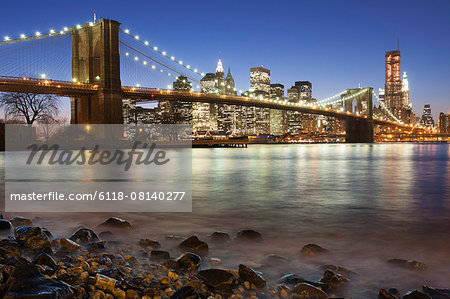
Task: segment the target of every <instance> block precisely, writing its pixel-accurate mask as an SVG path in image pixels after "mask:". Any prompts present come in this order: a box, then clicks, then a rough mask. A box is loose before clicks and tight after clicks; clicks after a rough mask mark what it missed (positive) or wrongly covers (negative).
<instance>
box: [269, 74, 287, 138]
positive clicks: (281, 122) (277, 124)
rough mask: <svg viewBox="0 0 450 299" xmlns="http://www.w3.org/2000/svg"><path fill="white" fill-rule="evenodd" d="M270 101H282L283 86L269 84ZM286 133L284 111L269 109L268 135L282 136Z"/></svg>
mask: <svg viewBox="0 0 450 299" xmlns="http://www.w3.org/2000/svg"><path fill="white" fill-rule="evenodd" d="M270 99H271V100H275V101H284V85H283V84H279V83H276V84H270ZM286 132H287V119H286V111H284V110H277V109H270V134H272V135H282V134H284V133H286Z"/></svg>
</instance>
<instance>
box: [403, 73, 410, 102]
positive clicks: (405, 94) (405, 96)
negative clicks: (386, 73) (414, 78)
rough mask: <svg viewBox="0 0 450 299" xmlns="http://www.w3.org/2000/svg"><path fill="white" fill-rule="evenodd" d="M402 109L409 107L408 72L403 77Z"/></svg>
mask: <svg viewBox="0 0 450 299" xmlns="http://www.w3.org/2000/svg"><path fill="white" fill-rule="evenodd" d="M402 107H409V82H408V76H406V72H403V77H402Z"/></svg>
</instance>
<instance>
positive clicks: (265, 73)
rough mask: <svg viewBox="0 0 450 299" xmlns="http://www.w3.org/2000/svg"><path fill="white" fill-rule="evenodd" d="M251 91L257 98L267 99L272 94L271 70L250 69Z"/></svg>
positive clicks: (261, 68)
mask: <svg viewBox="0 0 450 299" xmlns="http://www.w3.org/2000/svg"><path fill="white" fill-rule="evenodd" d="M250 90H253V91H255V96H256V97H259V96H262V97H265V98H267V97H268V96H269V94H270V70H268V69H266V68H263V67H262V66H261V67H252V68H250Z"/></svg>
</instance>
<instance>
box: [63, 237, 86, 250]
mask: <svg viewBox="0 0 450 299" xmlns="http://www.w3.org/2000/svg"><path fill="white" fill-rule="evenodd" d="M59 243H60V244H61V247H62V248H64V249H66V250H78V249H81V246H80V245H78V244H77V243H76V242H74V241H72V240H67V239H65V238H61V239H60V240H59Z"/></svg>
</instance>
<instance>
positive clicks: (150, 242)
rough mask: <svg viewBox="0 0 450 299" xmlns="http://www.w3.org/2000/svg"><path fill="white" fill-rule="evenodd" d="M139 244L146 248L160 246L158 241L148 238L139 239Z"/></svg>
mask: <svg viewBox="0 0 450 299" xmlns="http://www.w3.org/2000/svg"><path fill="white" fill-rule="evenodd" d="M139 245H140V246H142V247H146V248H152V249H158V248H161V244H159V242H158V241H155V240H150V239H141V240H139Z"/></svg>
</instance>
